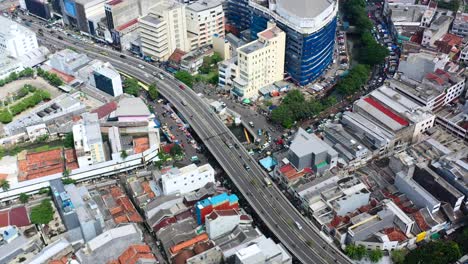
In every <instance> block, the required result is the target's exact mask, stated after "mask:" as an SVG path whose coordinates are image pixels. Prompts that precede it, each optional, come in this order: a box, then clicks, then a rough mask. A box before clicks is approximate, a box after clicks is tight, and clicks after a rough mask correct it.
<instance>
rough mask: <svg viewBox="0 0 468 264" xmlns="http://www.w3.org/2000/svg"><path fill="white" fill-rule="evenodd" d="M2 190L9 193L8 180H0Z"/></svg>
mask: <svg viewBox="0 0 468 264" xmlns="http://www.w3.org/2000/svg"><path fill="white" fill-rule="evenodd" d="M0 188H2V190H3V191H8V190H9V189H10V182H9V181H8V180H0Z"/></svg>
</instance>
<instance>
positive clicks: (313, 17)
mask: <svg viewBox="0 0 468 264" xmlns="http://www.w3.org/2000/svg"><path fill="white" fill-rule="evenodd" d="M249 5H250V7H251V8H252V21H251V22H252V23H251V27H250V30H251V34H250V36H251V37H252V38H254V37H255V36H257V33H258V32H260V31H262V30H264V29H265V28H266V27H267V22H268V21H269V20H273V21H275V22H276V24H277V25H278V27H279V28H281V29H282V30H283V31H284V32H285V33H286V36H287V38H286V39H287V40H286V59H285V70H286V72H287V73H288V74H289V75H290V76H291V78H292V79H293V80H294V81H295V82H296V83H297V84H299V85H306V84H308V83H310V82H312V81H314V80H316V79H317V78H318V77H320V76H321V75H322V73H323V72H324V71H325V70H326V69H327V67H328V66H329V65H330V63H332V62H333V50H334V44H335V32H336V22H337V19H336V17H337V13H338V1H334V0H332V1H328V0H313V1H312V0H276V1H272V0H270V1H265V0H251V1H249Z"/></svg>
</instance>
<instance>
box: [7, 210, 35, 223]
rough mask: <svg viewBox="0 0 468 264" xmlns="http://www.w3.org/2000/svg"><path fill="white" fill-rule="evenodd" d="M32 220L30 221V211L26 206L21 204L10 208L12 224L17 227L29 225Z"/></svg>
mask: <svg viewBox="0 0 468 264" xmlns="http://www.w3.org/2000/svg"><path fill="white" fill-rule="evenodd" d="M30 224H31V222H30V221H29V216H28V212H27V211H26V207H24V206H20V207H15V208H12V209H11V210H10V225H14V226H17V227H22V226H28V225H30Z"/></svg>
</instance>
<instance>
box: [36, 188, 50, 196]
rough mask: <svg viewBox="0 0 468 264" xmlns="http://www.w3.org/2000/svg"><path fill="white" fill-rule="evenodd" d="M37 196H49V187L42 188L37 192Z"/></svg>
mask: <svg viewBox="0 0 468 264" xmlns="http://www.w3.org/2000/svg"><path fill="white" fill-rule="evenodd" d="M38 194H48V195H49V194H50V188H49V187H45V188H42V189H40V190H39V192H38Z"/></svg>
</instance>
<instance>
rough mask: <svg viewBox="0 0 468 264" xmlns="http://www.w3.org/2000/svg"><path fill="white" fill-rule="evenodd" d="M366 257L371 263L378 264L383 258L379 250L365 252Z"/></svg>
mask: <svg viewBox="0 0 468 264" xmlns="http://www.w3.org/2000/svg"><path fill="white" fill-rule="evenodd" d="M367 257H369V259H370V261H371V262H374V263H375V262H379V261H380V260H381V259H382V257H383V252H382V250H380V249H373V250H371V251H368V252H367Z"/></svg>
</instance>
